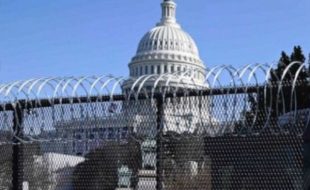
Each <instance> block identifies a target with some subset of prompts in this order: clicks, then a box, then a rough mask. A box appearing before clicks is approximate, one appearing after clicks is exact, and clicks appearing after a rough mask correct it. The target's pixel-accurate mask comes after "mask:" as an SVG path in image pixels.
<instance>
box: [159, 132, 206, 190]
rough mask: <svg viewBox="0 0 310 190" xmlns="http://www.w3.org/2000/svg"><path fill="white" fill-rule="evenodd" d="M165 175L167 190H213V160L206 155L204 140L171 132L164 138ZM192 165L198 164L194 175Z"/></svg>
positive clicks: (187, 134) (191, 135) (186, 134)
mask: <svg viewBox="0 0 310 190" xmlns="http://www.w3.org/2000/svg"><path fill="white" fill-rule="evenodd" d="M163 141H164V155H163V173H164V177H163V179H164V184H165V189H167V190H172V189H179V190H186V189H192V190H202V189H203V190H205V189H206V190H208V189H212V188H211V187H212V183H211V159H210V158H209V157H208V155H206V154H205V143H204V138H203V137H199V136H195V135H193V134H190V133H183V134H178V133H176V132H173V131H169V132H167V133H166V134H165V136H164V138H163ZM192 163H196V164H197V168H196V170H197V171H196V173H195V172H194V173H195V174H193V173H192V171H191V170H192V169H193V168H192V167H193V165H191V164H192Z"/></svg>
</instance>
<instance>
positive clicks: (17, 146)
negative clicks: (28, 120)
mask: <svg viewBox="0 0 310 190" xmlns="http://www.w3.org/2000/svg"><path fill="white" fill-rule="evenodd" d="M22 122H23V109H22V108H21V107H20V105H19V104H18V105H17V106H16V107H15V109H14V111H13V131H14V134H15V135H14V137H13V143H14V144H13V163H12V171H13V174H12V190H22V189H23V176H24V174H23V165H24V163H23V162H24V160H23V154H24V152H23V145H22V144H21V143H20V140H19V138H23V129H22Z"/></svg>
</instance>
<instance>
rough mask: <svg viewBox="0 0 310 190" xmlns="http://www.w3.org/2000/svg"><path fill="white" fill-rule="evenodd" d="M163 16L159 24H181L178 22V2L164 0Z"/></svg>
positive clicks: (162, 5)
mask: <svg viewBox="0 0 310 190" xmlns="http://www.w3.org/2000/svg"><path fill="white" fill-rule="evenodd" d="M161 7H162V18H161V21H160V23H158V24H157V26H161V25H175V26H179V25H178V24H177V22H176V7H177V5H176V3H175V2H174V1H173V0H164V1H163V3H162V4H161Z"/></svg>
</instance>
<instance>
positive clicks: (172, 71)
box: [171, 65, 174, 73]
mask: <svg viewBox="0 0 310 190" xmlns="http://www.w3.org/2000/svg"><path fill="white" fill-rule="evenodd" d="M171 73H174V65H171Z"/></svg>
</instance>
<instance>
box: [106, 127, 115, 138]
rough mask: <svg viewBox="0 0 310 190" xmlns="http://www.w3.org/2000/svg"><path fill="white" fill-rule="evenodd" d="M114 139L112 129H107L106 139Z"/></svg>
mask: <svg viewBox="0 0 310 190" xmlns="http://www.w3.org/2000/svg"><path fill="white" fill-rule="evenodd" d="M114 137H115V133H114V130H113V128H109V129H108V139H109V140H112V139H114Z"/></svg>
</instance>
